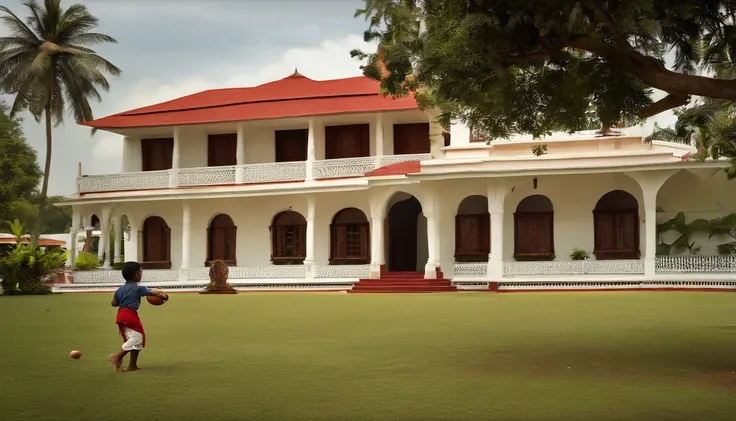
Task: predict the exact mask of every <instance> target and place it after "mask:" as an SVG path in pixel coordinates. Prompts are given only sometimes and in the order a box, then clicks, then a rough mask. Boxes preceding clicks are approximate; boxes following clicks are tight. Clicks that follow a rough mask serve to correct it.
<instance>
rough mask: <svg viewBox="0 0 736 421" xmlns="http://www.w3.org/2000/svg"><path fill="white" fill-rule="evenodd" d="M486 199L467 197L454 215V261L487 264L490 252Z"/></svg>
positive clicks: (488, 215) (489, 218)
mask: <svg viewBox="0 0 736 421" xmlns="http://www.w3.org/2000/svg"><path fill="white" fill-rule="evenodd" d="M490 220H491V215H490V214H489V213H488V199H487V198H486V197H485V196H480V195H474V196H468V197H466V198H465V199H463V201H462V202H460V205H459V206H458V209H457V215H455V261H456V262H459V263H467V262H487V261H488V254H489V253H490V252H491V241H490Z"/></svg>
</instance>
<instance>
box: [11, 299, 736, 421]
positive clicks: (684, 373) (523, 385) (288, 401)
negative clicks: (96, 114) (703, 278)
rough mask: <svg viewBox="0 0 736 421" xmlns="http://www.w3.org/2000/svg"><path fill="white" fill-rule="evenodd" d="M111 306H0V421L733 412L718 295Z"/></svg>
mask: <svg viewBox="0 0 736 421" xmlns="http://www.w3.org/2000/svg"><path fill="white" fill-rule="evenodd" d="M110 297H111V294H83V295H74V294H66V295H55V296H47V297H0V341H2V345H1V347H0V350H2V355H1V356H0V419H2V420H8V421H11V420H32V419H37V420H51V419H54V420H125V421H130V420H136V419H139V420H149V419H151V420H152V419H171V420H236V419H237V420H262V419H268V420H270V419H273V420H298V419H314V420H318V419H324V420H338V419H344V420H363V419H375V420H435V419H437V420H439V419H445V420H450V419H458V420H460V419H462V420H491V419H493V420H566V421H567V420H647V421H651V420H688V421H693V420H709V421H710V420H733V419H736V374H734V373H733V372H734V371H736V294H731V293H679V292H671V293H647V292H632V293H629V292H616V293H606V292H597V293H524V294H436V295H432V294H426V295H422V294H417V295H408V294H407V295H382V294H375V295H362V294H360V295H359V294H350V295H347V294H319V293H318V294H304V293H302V294H296V293H295V294H291V293H278V294H267V293H250V294H240V295H237V296H201V295H195V294H178V295H172V299H171V300H170V301H169V303H167V304H166V305H164V306H162V307H153V306H150V305H148V304H146V303H143V304H142V309H141V317H142V319H143V323H144V325H145V327H146V330H147V333H148V338H147V341H148V343H147V346H148V347H147V349H146V350H144V351H143V352H142V353H141V360H140V365H141V367H142V369H141V371H139V372H135V373H115V372H114V370H113V369H112V368H111V366H110V365H109V363H108V361H107V357H108V355H109V354H110V353H112V352H113V351H115V350H116V349H117V347H118V346H119V344H120V339H119V336H117V330H116V326H115V325H114V316H115V309H113V308H112V307H110V304H109V302H110ZM72 349H80V350H82V351H83V352H84V356H83V357H82V358H81V359H80V360H71V359H69V358H68V353H69V351H70V350H72ZM126 362H127V360H126Z"/></svg>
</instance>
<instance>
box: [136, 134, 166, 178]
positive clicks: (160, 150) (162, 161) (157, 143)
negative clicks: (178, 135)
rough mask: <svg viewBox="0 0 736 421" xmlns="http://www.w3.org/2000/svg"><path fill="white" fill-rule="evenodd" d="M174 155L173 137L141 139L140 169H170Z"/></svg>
mask: <svg viewBox="0 0 736 421" xmlns="http://www.w3.org/2000/svg"><path fill="white" fill-rule="evenodd" d="M173 157H174V138H171V137H170V138H159V139H141V161H142V162H141V169H142V170H143V171H161V170H170V169H171V167H172V161H173Z"/></svg>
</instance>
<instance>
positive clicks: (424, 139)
mask: <svg viewBox="0 0 736 421" xmlns="http://www.w3.org/2000/svg"><path fill="white" fill-rule="evenodd" d="M429 150H430V147H429V123H412V124H394V155H404V154H415V153H429Z"/></svg>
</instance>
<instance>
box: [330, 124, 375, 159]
mask: <svg viewBox="0 0 736 421" xmlns="http://www.w3.org/2000/svg"><path fill="white" fill-rule="evenodd" d="M369 136H370V125H369V124H351V125H344V126H326V127H325V158H326V159H340V158H355V157H359V156H370V137H369Z"/></svg>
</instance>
